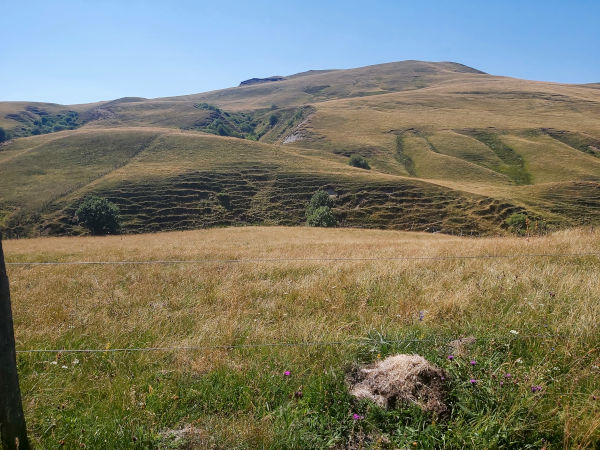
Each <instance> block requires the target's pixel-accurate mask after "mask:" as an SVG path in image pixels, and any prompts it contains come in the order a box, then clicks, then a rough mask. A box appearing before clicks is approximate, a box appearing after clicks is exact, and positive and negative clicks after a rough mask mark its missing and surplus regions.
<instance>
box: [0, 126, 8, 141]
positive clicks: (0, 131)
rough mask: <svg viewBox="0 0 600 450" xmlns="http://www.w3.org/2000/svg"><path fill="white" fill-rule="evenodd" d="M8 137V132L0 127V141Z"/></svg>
mask: <svg viewBox="0 0 600 450" xmlns="http://www.w3.org/2000/svg"><path fill="white" fill-rule="evenodd" d="M7 139H8V134H6V131H5V130H4V128H2V127H0V142H4V141H6V140H7Z"/></svg>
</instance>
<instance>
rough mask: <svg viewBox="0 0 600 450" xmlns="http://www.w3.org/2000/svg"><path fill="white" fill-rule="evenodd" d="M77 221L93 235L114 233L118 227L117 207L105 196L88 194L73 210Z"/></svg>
mask: <svg viewBox="0 0 600 450" xmlns="http://www.w3.org/2000/svg"><path fill="white" fill-rule="evenodd" d="M75 219H76V220H77V222H78V223H80V224H81V225H83V226H84V227H85V228H87V229H88V230H90V233H92V234H94V235H104V234H115V233H117V232H118V231H119V228H120V216H119V208H118V207H117V205H115V204H114V203H112V202H109V201H108V200H107V199H105V198H101V197H97V196H95V195H90V196H89V197H86V198H85V200H83V202H81V204H80V205H79V208H77V211H76V212H75Z"/></svg>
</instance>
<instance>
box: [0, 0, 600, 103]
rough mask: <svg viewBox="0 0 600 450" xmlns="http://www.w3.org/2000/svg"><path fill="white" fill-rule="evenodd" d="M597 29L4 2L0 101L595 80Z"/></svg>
mask: <svg viewBox="0 0 600 450" xmlns="http://www.w3.org/2000/svg"><path fill="white" fill-rule="evenodd" d="M599 22H600V1H598V0H589V1H586V0H579V1H578V0H572V1H566V0H564V1H554V0H545V1H526V0H521V1H510V0H502V1H501V0H497V1H491V0H490V1H487V0H481V1H476V0H473V1H460V0H441V1H415V0H411V1H404V0H396V1H375V0H371V1H350V0H346V1H326V0H321V1H312V0H303V1H297V2H293V1H262V0H248V1H226V0H222V1H218V2H217V1H214V2H203V1H183V0H181V1H179V0H171V1H167V0H165V1H151V0H146V1H137V0H121V1H110V0H80V1H75V0H72V1H63V0H54V1H48V0H45V1H37V0H34V1H16V0H5V1H4V2H2V4H1V5H0V100H29V101H49V102H56V103H64V104H71V103H83V102H92V101H98V100H109V99H114V98H118V97H123V96H140V97H162V96H171V95H183V94H191V93H197V92H203V91H208V90H213V89H220V88H225V87H230V86H236V85H237V84H239V82H240V81H242V80H244V79H247V78H252V77H261V76H269V75H289V74H293V73H297V72H302V71H305V70H309V69H330V68H350V67H359V66H364V65H369V64H378V63H384V62H391V61H399V60H404V59H420V60H427V61H456V62H460V63H463V64H466V65H469V66H472V67H475V68H478V69H480V70H483V71H485V72H488V73H492V74H496V75H507V76H513V77H519V78H526V79H536V80H546V81H558V82H577V83H589V82H600V26H599V25H598V24H599Z"/></svg>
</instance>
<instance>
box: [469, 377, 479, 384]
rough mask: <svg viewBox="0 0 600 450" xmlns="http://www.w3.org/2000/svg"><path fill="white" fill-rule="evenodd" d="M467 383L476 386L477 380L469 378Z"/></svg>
mask: <svg viewBox="0 0 600 450" xmlns="http://www.w3.org/2000/svg"><path fill="white" fill-rule="evenodd" d="M469 383H471V384H477V380H476V379H475V378H471V379H470V380H469Z"/></svg>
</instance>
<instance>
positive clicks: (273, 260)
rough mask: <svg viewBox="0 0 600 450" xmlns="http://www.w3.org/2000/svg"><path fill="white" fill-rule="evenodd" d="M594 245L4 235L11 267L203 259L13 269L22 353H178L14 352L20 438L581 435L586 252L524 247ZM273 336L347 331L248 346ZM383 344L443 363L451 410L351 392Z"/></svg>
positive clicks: (595, 242) (598, 406)
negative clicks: (440, 412)
mask: <svg viewBox="0 0 600 450" xmlns="http://www.w3.org/2000/svg"><path fill="white" fill-rule="evenodd" d="M599 245H600V234H599V233H598V231H591V230H585V229H580V230H569V231H563V232H558V233H554V234H552V235H548V236H544V237H531V238H509V237H504V238H480V239H473V238H459V237H451V236H444V235H440V234H437V235H432V234H426V233H406V232H397V231H381V230H348V229H345V230H344V229H336V230H325V229H309V228H298V227H294V228H282V227H268V228H262V227H252V228H227V229H213V230H201V231H186V232H173V233H160V234H148V235H133V236H113V237H105V238H92V237H69V238H65V237H62V238H41V239H26V240H14V241H6V242H4V247H5V252H6V257H7V260H8V261H9V262H17V261H62V262H68V261H101V260H102V261H105V260H108V261H136V260H138V261H142V260H200V261H202V260H212V261H213V262H212V263H203V264H163V265H158V264H142V265H102V266H98V265H75V266H68V265H67V266H12V265H11V266H8V269H9V272H8V275H9V277H10V281H11V288H12V300H13V309H14V317H15V332H16V341H17V346H18V349H22V350H24V349H39V348H46V349H64V348H66V349H72V348H78V349H83V348H91V349H101V350H104V349H106V350H110V349H117V348H131V347H144V348H145V347H161V348H170V347H186V348H185V349H179V350H163V351H143V352H98V353H76V354H73V353H65V352H62V353H20V354H19V355H18V363H19V370H20V377H21V386H22V391H23V397H24V406H25V413H26V417H27V421H28V426H29V432H30V435H31V437H32V440H33V443H34V444H35V445H36V447H40V448H53V447H57V446H59V445H64V446H65V448H79V447H84V446H85V447H86V448H99V447H105V446H106V445H110V447H111V448H123V449H124V448H140V447H144V448H148V447H150V448H362V447H368V446H372V447H375V448H409V447H410V448H413V447H416V448H443V447H446V448H473V449H479V448H544V447H545V448H547V449H556V448H596V447H598V445H599V444H600V403H599V400H598V398H599V397H600V382H599V377H598V376H599V369H598V366H599V365H600V355H599V354H598V349H600V341H599V334H598V332H597V324H598V321H599V320H600V285H599V284H598V283H597V273H598V258H597V256H583V255H582V256H571V257H559V256H555V257H546V258H542V257H531V256H527V255H531V254H551V253H559V254H578V253H581V254H583V253H587V252H589V251H590V249H594V248H598V246H599ZM456 255H459V256H478V255H479V256H489V255H512V256H511V257H506V258H497V259H494V258H484V259H476V258H467V259H452V258H448V257H450V256H456ZM403 257H404V258H408V259H397V260H375V261H374V260H371V259H372V258H403ZM423 257H425V259H410V258H423ZM435 257H440V259H427V258H435ZM315 258H317V259H318V258H336V259H338V260H337V261H333V260H327V259H326V260H322V261H320V260H315ZM339 258H368V259H369V260H362V261H343V260H339ZM231 259H244V260H247V261H246V262H239V263H235V264H234V263H225V262H219V261H220V260H231ZM261 259H262V261H260V260H261ZM298 259H300V260H298ZM302 259H311V260H308V261H307V260H304V261H303V260H302ZM215 260H216V261H215ZM465 336H472V337H474V338H476V341H475V343H474V344H473V345H472V346H469V347H467V348H466V350H465V351H464V353H462V354H460V355H459V354H458V353H454V350H452V349H450V348H449V346H448V344H449V342H451V341H452V340H454V339H456V338H460V337H465ZM282 342H283V343H309V342H321V343H332V342H338V343H343V344H337V345H325V344H322V345H297V346H295V345H284V346H271V345H268V346H262V347H261V346H259V347H252V345H253V344H273V343H282ZM215 345H216V346H220V347H216V348H215V347H213V346H215ZM240 346H241V347H240ZM395 353H418V354H421V355H424V356H425V357H426V358H428V359H429V360H430V361H431V362H433V363H434V364H436V365H438V366H440V367H442V368H443V369H444V370H445V371H446V373H447V379H446V380H445V383H446V385H447V388H448V391H449V395H448V406H449V408H450V411H451V414H450V417H448V418H447V419H446V420H444V419H440V418H436V417H433V416H431V415H429V414H426V413H423V412H421V411H420V410H419V409H418V408H417V407H415V406H410V405H398V408H397V409H392V410H389V411H386V410H382V409H380V408H379V407H377V406H375V405H374V404H372V403H367V402H357V401H355V400H353V399H352V398H350V397H349V395H348V393H347V388H346V386H345V382H344V379H345V376H346V375H347V373H348V371H350V370H351V368H352V366H353V365H354V364H357V363H370V362H373V361H377V360H378V359H381V358H385V357H386V356H388V355H391V354H395ZM450 354H453V355H454V356H455V359H454V360H453V361H450V360H449V359H448V355H450ZM472 360H473V361H475V362H476V364H475V365H471V364H470V361H472ZM285 371H290V375H289V376H286V375H285ZM507 374H510V376H507ZM471 379H474V380H476V383H475V384H472V383H470V381H469V380H471ZM532 386H540V387H541V390H540V391H536V392H532ZM353 414H358V415H360V416H363V418H362V419H361V420H353ZM107 443H110V444H107ZM413 443H416V444H413Z"/></svg>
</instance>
